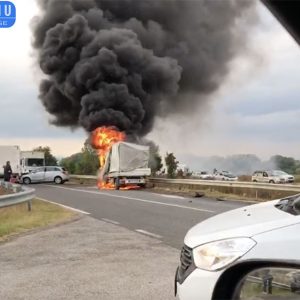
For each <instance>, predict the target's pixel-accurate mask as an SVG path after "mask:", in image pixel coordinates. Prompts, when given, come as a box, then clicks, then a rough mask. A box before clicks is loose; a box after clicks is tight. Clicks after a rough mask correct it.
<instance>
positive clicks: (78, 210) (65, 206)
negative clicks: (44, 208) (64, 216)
mask: <svg viewBox="0 0 300 300" xmlns="http://www.w3.org/2000/svg"><path fill="white" fill-rule="evenodd" d="M36 199H39V200H42V201H45V202H49V203H52V204H56V205H58V206H61V207H64V208H67V209H70V210H73V211H76V212H79V213H81V214H85V215H90V213H89V212H86V211H84V210H81V209H77V208H74V207H71V206H67V205H63V204H60V203H57V202H53V201H50V200H47V199H44V198H40V197H36Z"/></svg>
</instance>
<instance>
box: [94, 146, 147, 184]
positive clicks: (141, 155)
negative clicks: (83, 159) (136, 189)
mask: <svg viewBox="0 0 300 300" xmlns="http://www.w3.org/2000/svg"><path fill="white" fill-rule="evenodd" d="M149 156H150V152H149V146H141V145H136V144H132V143H125V142H119V143H116V144H114V145H113V146H112V148H111V150H110V151H109V153H108V154H107V156H106V160H105V164H104V167H103V168H102V169H101V172H100V181H102V182H104V183H112V184H114V185H115V188H116V189H119V188H120V187H125V186H130V185H138V186H141V187H144V186H145V184H146V177H147V176H150V175H151V169H150V168H149Z"/></svg>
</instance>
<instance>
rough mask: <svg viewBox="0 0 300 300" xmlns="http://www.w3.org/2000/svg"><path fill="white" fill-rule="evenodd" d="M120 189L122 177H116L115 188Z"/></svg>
mask: <svg viewBox="0 0 300 300" xmlns="http://www.w3.org/2000/svg"><path fill="white" fill-rule="evenodd" d="M119 189H120V178H119V177H117V178H116V179H115V190H119Z"/></svg>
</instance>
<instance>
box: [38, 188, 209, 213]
mask: <svg viewBox="0 0 300 300" xmlns="http://www.w3.org/2000/svg"><path fill="white" fill-rule="evenodd" d="M44 186H48V187H52V188H57V189H64V190H69V191H75V192H83V193H88V194H96V195H105V196H108V197H115V198H123V199H129V200H133V201H139V202H145V203H152V204H157V205H164V206H171V207H178V208H185V209H190V210H196V211H202V212H208V213H214V211H213V210H208V209H202V208H196V207H189V206H184V205H178V204H171V203H164V202H159V201H152V200H145V199H140V198H133V197H127V196H123V195H116V194H108V193H103V192H94V191H87V190H80V189H72V188H67V187H62V186H56V185H49V184H44Z"/></svg>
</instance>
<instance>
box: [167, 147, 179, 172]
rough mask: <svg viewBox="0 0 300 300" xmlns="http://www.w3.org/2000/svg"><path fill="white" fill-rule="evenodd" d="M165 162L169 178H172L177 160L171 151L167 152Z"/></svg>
mask: <svg viewBox="0 0 300 300" xmlns="http://www.w3.org/2000/svg"><path fill="white" fill-rule="evenodd" d="M165 162H166V166H167V173H168V177H169V178H174V177H175V175H176V170H177V166H178V161H177V160H176V157H175V156H174V154H173V153H167V154H166V156H165Z"/></svg>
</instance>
